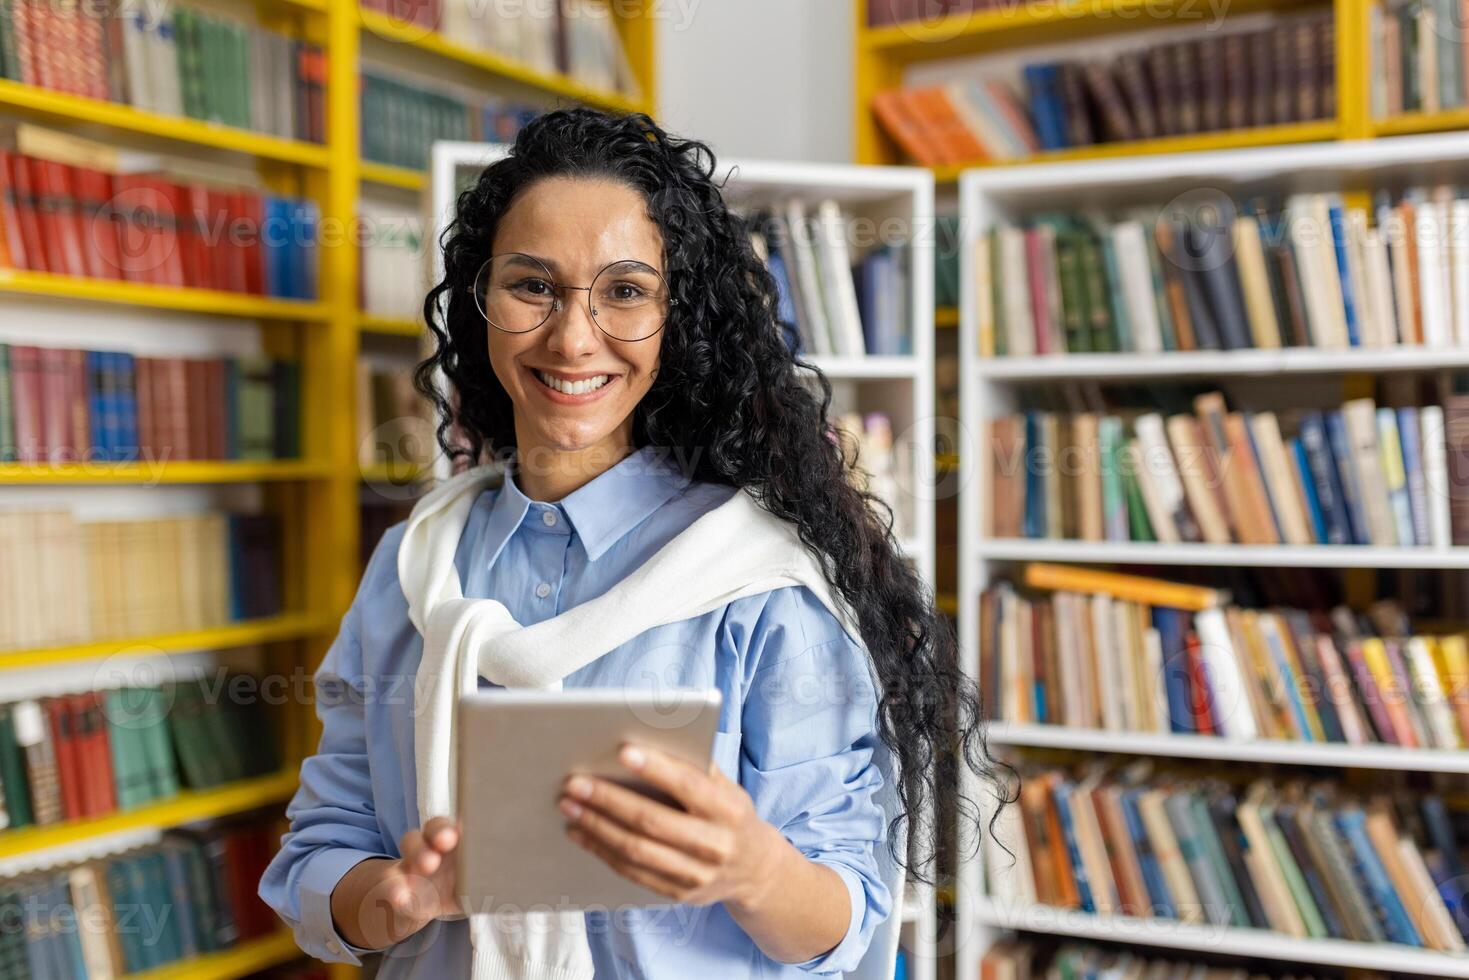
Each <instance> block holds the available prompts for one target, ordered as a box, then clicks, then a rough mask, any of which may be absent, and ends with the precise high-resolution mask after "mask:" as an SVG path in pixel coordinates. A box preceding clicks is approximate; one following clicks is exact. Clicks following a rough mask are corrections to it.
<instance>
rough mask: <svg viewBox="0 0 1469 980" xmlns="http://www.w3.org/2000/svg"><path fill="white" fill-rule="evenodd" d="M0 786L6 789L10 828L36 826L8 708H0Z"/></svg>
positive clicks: (5, 706) (22, 760) (22, 761)
mask: <svg viewBox="0 0 1469 980" xmlns="http://www.w3.org/2000/svg"><path fill="white" fill-rule="evenodd" d="M0 784H3V785H4V789H5V809H6V810H7V811H8V812H9V814H10V826H11V827H26V826H29V825H30V824H32V823H35V820H36V818H35V814H34V813H33V812H32V809H31V789H30V786H29V785H28V784H27V783H26V772H25V758H24V756H23V755H22V752H21V748H20V746H19V745H17V744H16V741H15V722H14V720H13V719H12V718H11V717H10V706H9V705H0Z"/></svg>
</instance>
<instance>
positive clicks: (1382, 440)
mask: <svg viewBox="0 0 1469 980" xmlns="http://www.w3.org/2000/svg"><path fill="white" fill-rule="evenodd" d="M1397 435H1398V414H1397V412H1395V411H1393V410H1392V409H1390V408H1379V409H1378V410H1377V445H1378V449H1379V451H1380V452H1386V451H1387V447H1388V446H1390V445H1392V443H1393V442H1397V444H1398V459H1397V462H1399V463H1400V464H1402V465H1403V482H1402V483H1400V484H1398V485H1397V486H1391V485H1389V486H1388V488H1387V502H1388V506H1389V508H1390V510H1391V511H1392V519H1393V526H1394V527H1395V528H1396V529H1397V535H1398V543H1399V544H1404V545H1410V544H1412V543H1413V541H1414V533H1415V532H1414V530H1413V501H1412V495H1411V494H1410V493H1409V491H1408V479H1407V473H1408V467H1407V460H1406V458H1405V457H1404V456H1403V442H1402V438H1401V437H1399V438H1397V439H1393V436H1397ZM1383 475H1384V477H1386V473H1384V474H1383ZM1384 482H1386V481H1384ZM1427 543H1428V542H1426V541H1420V542H1419V544H1427Z"/></svg>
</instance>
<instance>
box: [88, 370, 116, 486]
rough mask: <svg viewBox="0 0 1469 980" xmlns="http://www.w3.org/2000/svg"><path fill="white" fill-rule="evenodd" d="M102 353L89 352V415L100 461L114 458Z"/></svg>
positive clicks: (93, 445) (94, 446)
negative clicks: (109, 433) (110, 437)
mask: <svg viewBox="0 0 1469 980" xmlns="http://www.w3.org/2000/svg"><path fill="white" fill-rule="evenodd" d="M104 372H105V369H104V367H103V365H102V352H101V351H95V350H89V351H87V415H88V423H89V429H90V435H91V439H92V452H93V455H94V456H95V457H96V458H97V459H100V460H108V459H111V458H112V454H111V448H110V446H109V439H108V431H107V430H108V425H107V395H106V380H105V379H104V378H103V374H104Z"/></svg>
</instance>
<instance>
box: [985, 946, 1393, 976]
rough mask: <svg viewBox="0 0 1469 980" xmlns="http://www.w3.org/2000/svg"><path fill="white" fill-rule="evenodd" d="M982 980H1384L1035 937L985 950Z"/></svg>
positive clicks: (1361, 973) (1355, 971) (1369, 972)
mask: <svg viewBox="0 0 1469 980" xmlns="http://www.w3.org/2000/svg"><path fill="white" fill-rule="evenodd" d="M980 976H981V977H982V980H1030V978H1032V977H1034V978H1036V980H1040V978H1042V977H1044V978H1046V980H1082V978H1093V977H1097V978H1100V977H1115V978H1117V980H1124V978H1127V980H1143V978H1147V980H1276V978H1279V980H1346V978H1350V980H1388V977H1389V975H1388V974H1385V973H1379V972H1377V971H1375V970H1358V969H1353V970H1350V971H1343V970H1331V969H1325V970H1323V969H1321V968H1319V967H1312V968H1311V969H1310V970H1305V969H1303V968H1302V967H1300V966H1299V965H1298V964H1284V963H1280V962H1278V961H1277V962H1268V963H1266V962H1260V961H1245V962H1239V961H1237V960H1236V961H1224V960H1218V961H1216V960H1213V959H1203V960H1201V959H1198V958H1197V956H1196V955H1194V954H1190V955H1189V958H1188V959H1180V958H1179V954H1174V955H1172V956H1167V955H1164V954H1162V953H1159V952H1157V951H1149V950H1140V949H1134V948H1130V947H1126V946H1101V945H1098V944H1096V943H1078V942H1065V943H1060V944H1059V945H1058V944H1055V943H1046V942H1041V941H1037V940H1035V939H1024V940H1021V939H1002V940H1000V941H999V942H997V943H995V944H994V945H992V946H990V947H989V949H987V950H985V954H984V959H983V960H982V961H981V964H980Z"/></svg>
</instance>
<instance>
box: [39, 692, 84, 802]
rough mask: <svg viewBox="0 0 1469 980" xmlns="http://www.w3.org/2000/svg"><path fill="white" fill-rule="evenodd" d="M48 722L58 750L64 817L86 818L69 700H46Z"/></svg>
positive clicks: (58, 772)
mask: <svg viewBox="0 0 1469 980" xmlns="http://www.w3.org/2000/svg"><path fill="white" fill-rule="evenodd" d="M43 703H44V705H45V708H46V720H47V721H48V722H49V724H50V726H51V741H52V743H53V744H54V745H55V749H56V773H57V775H58V776H59V777H60V781H61V814H62V816H63V817H65V818H66V819H67V820H75V819H77V818H78V817H81V816H84V811H83V809H82V788H81V783H80V781H79V780H78V779H77V777H78V775H79V774H80V769H79V768H78V766H77V743H76V738H75V737H74V733H73V731H72V721H73V719H72V715H71V706H70V702H69V699H67V698H47V699H46V700H45V702H43Z"/></svg>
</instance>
